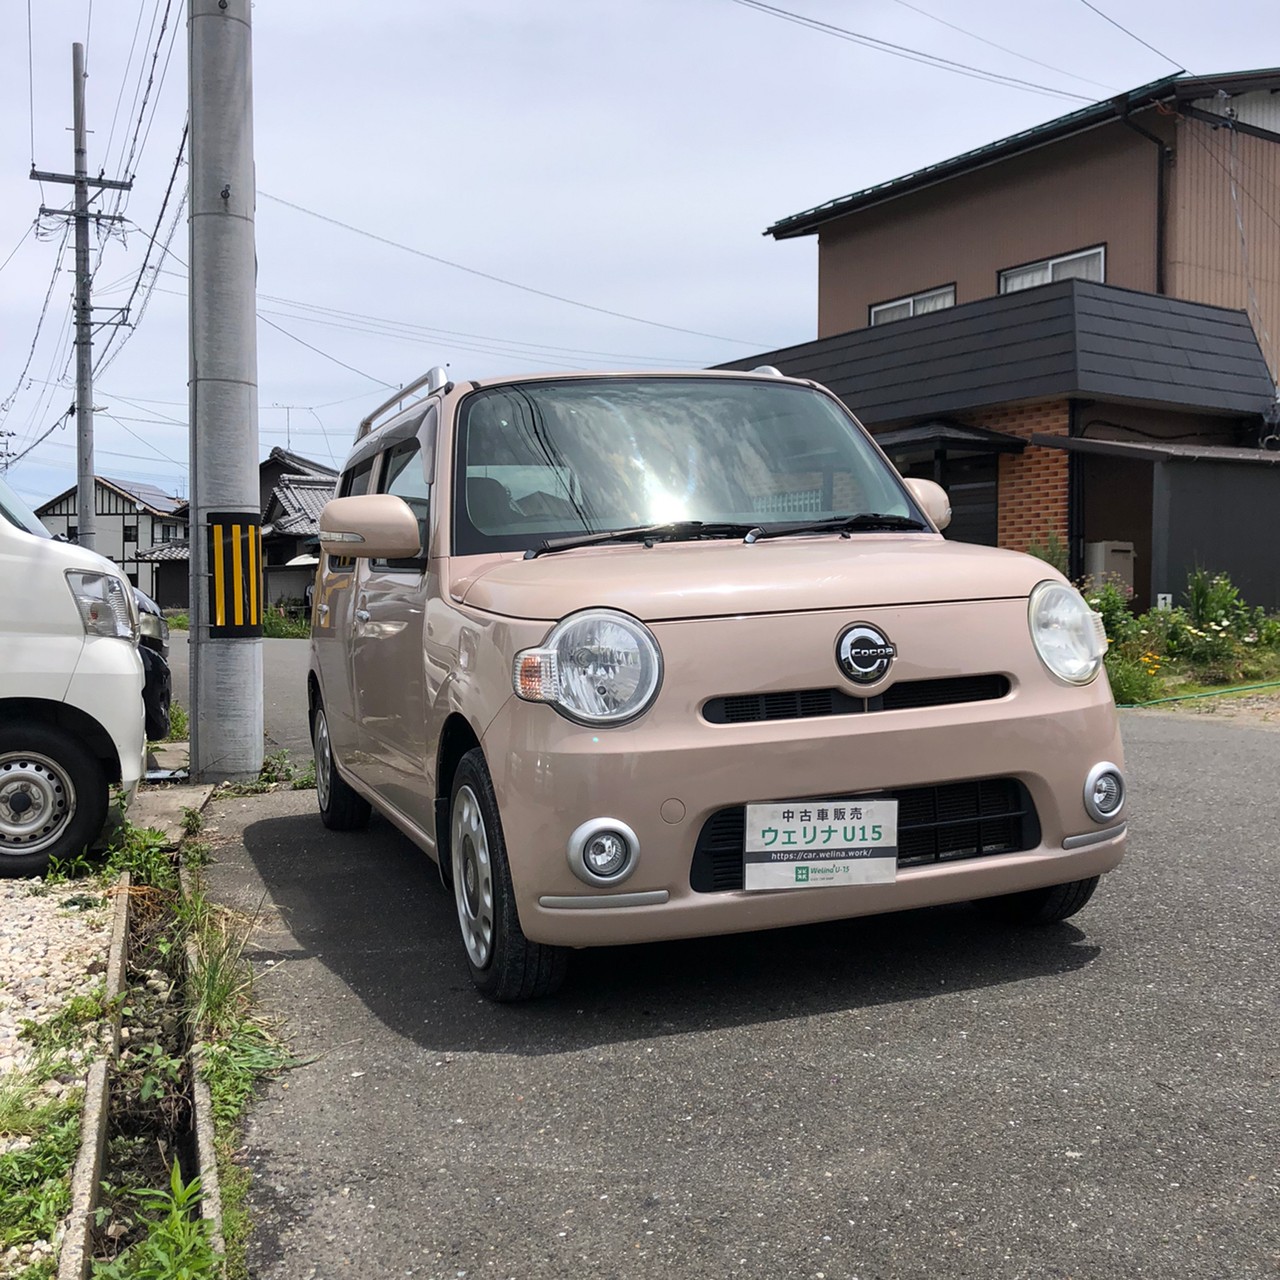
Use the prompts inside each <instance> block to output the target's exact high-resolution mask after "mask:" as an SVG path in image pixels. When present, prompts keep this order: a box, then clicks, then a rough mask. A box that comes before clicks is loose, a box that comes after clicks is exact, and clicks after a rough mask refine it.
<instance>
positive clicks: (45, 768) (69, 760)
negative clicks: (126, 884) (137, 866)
mask: <svg viewBox="0 0 1280 1280" xmlns="http://www.w3.org/2000/svg"><path fill="white" fill-rule="evenodd" d="M107 800H108V796H107V777H106V774H105V773H104V772H103V769H102V762H101V761H100V760H98V759H97V758H96V757H95V756H92V755H90V754H89V752H88V751H86V750H85V749H84V747H82V746H81V745H80V744H79V743H78V742H77V741H76V740H75V739H74V738H72V737H70V736H68V735H67V734H65V733H63V732H62V730H60V729H56V728H53V727H52V726H51V725H45V724H27V725H22V726H18V725H5V726H3V727H2V728H0V875H5V876H36V875H43V874H44V872H45V871H46V870H47V869H48V866H49V859H50V858H72V857H74V856H75V855H76V854H78V853H81V852H83V851H84V849H85V848H86V847H87V846H89V845H90V844H92V843H93V842H94V840H96V839H97V837H98V834H99V832H101V830H102V824H103V823H104V822H105V821H106V817H107Z"/></svg>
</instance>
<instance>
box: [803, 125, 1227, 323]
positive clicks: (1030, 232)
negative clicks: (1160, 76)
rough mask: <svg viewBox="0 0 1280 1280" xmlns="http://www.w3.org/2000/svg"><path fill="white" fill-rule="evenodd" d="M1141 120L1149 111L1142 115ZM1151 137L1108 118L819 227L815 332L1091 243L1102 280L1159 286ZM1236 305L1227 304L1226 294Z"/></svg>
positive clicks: (972, 290) (981, 282)
mask: <svg viewBox="0 0 1280 1280" xmlns="http://www.w3.org/2000/svg"><path fill="white" fill-rule="evenodd" d="M1144 123H1145V122H1144ZM1155 225H1156V148H1155V146H1154V144H1152V143H1151V142H1149V141H1147V140H1146V139H1144V138H1141V137H1139V136H1138V135H1137V134H1135V133H1134V132H1133V131H1132V130H1131V129H1128V128H1127V127H1126V126H1124V125H1121V124H1109V125H1105V126H1103V127H1101V128H1098V129H1094V130H1092V131H1090V132H1089V133H1085V134H1081V135H1080V136H1078V137H1075V138H1069V139H1067V140H1065V141H1063V142H1061V143H1058V144H1056V145H1054V146H1051V147H1044V148H1041V149H1040V150H1038V151H1033V152H1030V153H1029V154H1027V155H1024V156H1019V157H1016V158H1014V159H1010V160H1005V161H1001V162H1000V163H998V164H995V165H992V166H991V167H990V168H988V169H980V170H978V171H977V172H974V173H969V174H965V175H963V176H962V177H959V178H955V179H953V180H951V181H949V182H945V183H940V184H939V185H938V186H936V187H932V188H928V189H926V190H924V191H921V192H919V193H916V194H914V195H912V196H909V197H904V198H902V199H898V200H891V201H889V202H888V203H886V204H884V205H880V206H879V207H876V208H872V209H867V210H864V211H862V212H859V213H856V214H853V215H850V217H848V218H846V219H843V220H842V221H839V222H835V223H832V224H831V225H830V226H829V227H828V228H825V229H823V230H822V231H821V232H820V233H819V238H818V336H819V337H820V338H822V337H827V336H829V335H831V334H836V333H845V332H847V331H848V330H850V329H862V328H865V327H866V325H867V323H868V309H869V308H870V307H871V305H872V304H874V303H877V302H885V301H888V300H890V299H892V298H897V297H902V296H904V295H906V294H911V293H916V292H919V291H921V290H924V289H931V288H935V287H937V286H940V285H947V284H952V283H954V284H955V286H956V302H957V303H963V302H973V301H974V300H975V299H978V298H987V297H991V296H993V295H994V294H996V293H997V292H998V284H997V279H996V276H997V273H998V272H999V271H1001V270H1003V269H1005V268H1006V267H1014V266H1019V265H1021V264H1022V263H1025V262H1034V261H1037V260H1039V259H1041V258H1048V257H1054V256H1056V255H1057V254H1060V253H1069V252H1071V251H1072V250H1074V249H1083V248H1087V247H1089V246H1091V245H1095V244H1105V245H1106V248H1107V260H1106V272H1107V274H1106V283H1107V284H1115V285H1121V286H1123V287H1125V288H1129V289H1141V290H1144V291H1147V292H1151V291H1154V289H1155V282H1156V253H1155V241H1156V234H1155ZM1233 305H1234V304H1233Z"/></svg>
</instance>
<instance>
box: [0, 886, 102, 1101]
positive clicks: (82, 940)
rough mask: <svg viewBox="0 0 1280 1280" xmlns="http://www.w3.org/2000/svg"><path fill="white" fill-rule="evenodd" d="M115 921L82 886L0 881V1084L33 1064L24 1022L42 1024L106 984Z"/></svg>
mask: <svg viewBox="0 0 1280 1280" xmlns="http://www.w3.org/2000/svg"><path fill="white" fill-rule="evenodd" d="M91 899H93V900H98V901H99V905H94V906H89V905H87V904H88V902H89V901H90V900H91ZM110 918H111V913H110V907H109V905H108V902H107V899H106V898H105V897H101V895H99V894H97V893H94V892H87V891H86V889H85V887H84V886H83V885H77V884H68V885H58V886H55V887H53V888H51V889H49V890H47V891H46V890H44V887H43V885H42V884H41V882H40V881H38V880H0V1077H3V1076H4V1075H5V1074H7V1073H8V1072H10V1071H21V1070H23V1069H25V1068H26V1067H28V1066H30V1064H31V1056H30V1046H29V1045H27V1044H26V1042H25V1041H23V1040H21V1039H20V1038H19V1031H20V1028H21V1025H22V1023H23V1021H24V1020H25V1019H28V1018H30V1019H33V1020H34V1021H36V1022H43V1021H44V1020H45V1019H46V1018H48V1017H49V1016H50V1015H52V1014H54V1013H56V1012H57V1011H58V1010H59V1009H60V1008H62V1006H63V1005H65V1004H66V1003H67V1001H68V1000H70V999H72V997H74V996H77V995H83V994H87V993H88V992H90V991H92V990H93V989H94V987H96V986H97V985H98V984H99V983H101V982H102V974H103V973H105V972H106V965H107V949H108V947H109V946H110V943H111V934H110V931H109V929H108V925H109V923H110Z"/></svg>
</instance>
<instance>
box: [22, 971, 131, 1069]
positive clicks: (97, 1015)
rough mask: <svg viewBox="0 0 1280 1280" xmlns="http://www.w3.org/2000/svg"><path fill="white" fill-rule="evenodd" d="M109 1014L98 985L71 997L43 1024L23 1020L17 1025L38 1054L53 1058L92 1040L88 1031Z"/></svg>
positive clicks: (101, 988)
mask: <svg viewBox="0 0 1280 1280" xmlns="http://www.w3.org/2000/svg"><path fill="white" fill-rule="evenodd" d="M108 1012H109V1010H108V1008H107V999H106V988H105V987H103V986H102V985H99V986H97V987H95V988H94V990H93V991H91V992H88V993H87V994H85V995H78V996H72V997H71V999H70V1000H68V1001H67V1003H66V1004H65V1005H63V1006H62V1008H61V1009H59V1010H58V1012H57V1013H55V1014H54V1015H53V1016H52V1017H50V1018H46V1019H45V1021H44V1022H33V1021H32V1020H31V1019H30V1018H24V1019H23V1020H22V1022H21V1023H20V1024H19V1025H20V1027H21V1036H22V1038H23V1039H24V1040H26V1041H27V1042H28V1043H29V1044H31V1045H32V1046H33V1047H34V1048H35V1050H36V1051H37V1053H38V1054H40V1055H45V1056H48V1057H56V1056H58V1055H62V1054H66V1053H68V1052H69V1051H71V1050H73V1049H77V1048H80V1047H81V1046H82V1045H84V1044H86V1043H88V1042H89V1041H91V1040H92V1039H93V1038H94V1037H93V1035H92V1034H91V1032H90V1028H92V1027H95V1026H96V1025H97V1024H99V1023H101V1022H102V1021H103V1020H104V1019H105V1018H106V1017H107V1014H108Z"/></svg>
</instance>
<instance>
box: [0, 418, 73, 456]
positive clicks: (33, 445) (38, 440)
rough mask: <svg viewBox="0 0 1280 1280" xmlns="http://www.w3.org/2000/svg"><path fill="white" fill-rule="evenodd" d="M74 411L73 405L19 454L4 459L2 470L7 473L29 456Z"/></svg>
mask: <svg viewBox="0 0 1280 1280" xmlns="http://www.w3.org/2000/svg"><path fill="white" fill-rule="evenodd" d="M75 411H76V407H75V405H74V404H73V405H71V406H70V408H68V409H67V411H66V413H64V414H63V415H62V417H60V418H59V419H58V420H57V421H56V422H55V423H54V424H53V425H52V426H50V427H47V428H46V429H45V430H44V432H43V433H42V434H41V435H39V436H38V437H37V438H36V439H35V440H33V441H32V442H31V443H30V444H29V445H27V447H26V448H25V449H23V450H21V452H19V453H15V454H13V455H12V456H11V457H8V458H6V459H5V460H4V468H3V469H4V470H5V471H8V470H9V468H10V467H12V466H13V465H14V464H15V463H18V462H21V461H22V459H23V458H25V457H26V456H27V454H29V453H30V452H31V451H32V450H33V449H34V448H36V446H37V445H41V444H43V443H44V442H45V441H46V440H47V439H48V438H49V437H50V436H51V435H53V433H54V432H55V431H57V429H58V428H59V427H60V426H62V425H63V423H65V422H66V420H67V419H68V418H70V417H71V416H72V415H73V414H74V413H75Z"/></svg>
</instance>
